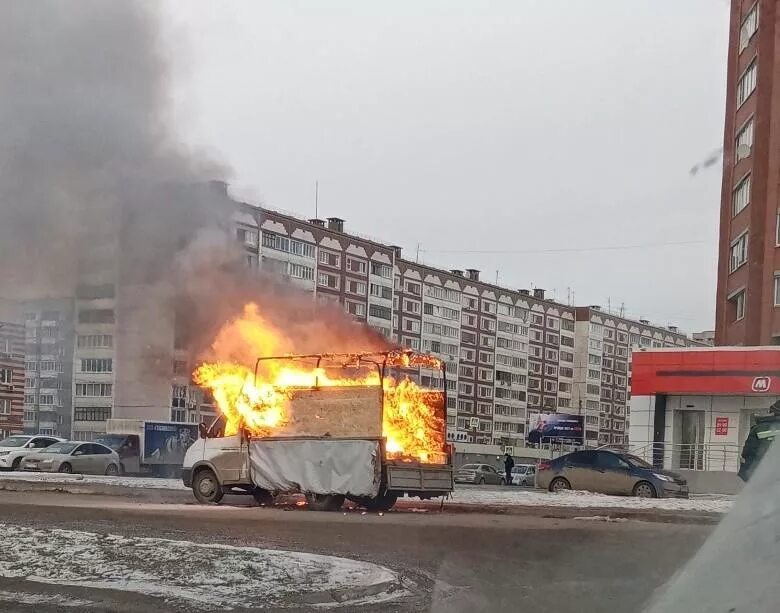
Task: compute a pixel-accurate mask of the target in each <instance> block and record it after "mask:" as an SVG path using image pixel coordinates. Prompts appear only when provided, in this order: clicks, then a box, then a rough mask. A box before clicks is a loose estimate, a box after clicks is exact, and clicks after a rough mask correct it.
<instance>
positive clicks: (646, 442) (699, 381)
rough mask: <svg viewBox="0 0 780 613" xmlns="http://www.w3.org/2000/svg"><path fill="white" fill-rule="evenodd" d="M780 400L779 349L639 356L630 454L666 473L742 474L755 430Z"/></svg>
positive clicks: (636, 355)
mask: <svg viewBox="0 0 780 613" xmlns="http://www.w3.org/2000/svg"><path fill="white" fill-rule="evenodd" d="M778 397H780V347H754V348H746V347H717V348H712V347H707V348H685V349H647V350H640V351H635V352H634V354H633V356H632V379H631V405H630V407H631V413H630V426H629V440H630V442H631V449H632V450H633V451H634V452H635V453H636V454H637V455H640V456H641V457H643V458H644V459H646V460H647V461H649V462H652V463H653V464H654V465H655V466H658V467H662V468H668V469H672V470H696V471H726V472H736V471H737V470H738V469H739V456H740V452H741V450H742V445H743V444H744V441H745V438H746V437H747V434H748V432H749V430H750V427H751V426H752V425H753V423H755V420H756V418H757V417H759V416H762V415H767V414H768V408H769V406H770V405H771V404H772V403H773V402H775V401H776V400H777V399H778Z"/></svg>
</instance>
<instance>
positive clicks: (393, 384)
mask: <svg viewBox="0 0 780 613" xmlns="http://www.w3.org/2000/svg"><path fill="white" fill-rule="evenodd" d="M212 349H213V353H214V356H215V358H216V359H215V360H213V361H206V362H204V363H202V364H201V365H200V366H198V368H197V369H196V370H195V372H194V373H193V380H194V381H195V383H196V384H198V385H200V386H201V387H203V388H206V389H208V390H210V391H211V393H212V396H213V397H214V401H215V403H216V405H217V407H218V408H219V410H220V412H221V413H222V414H223V415H224V416H225V418H226V427H225V433H226V434H227V435H230V434H235V433H237V432H238V431H239V429H240V428H243V429H245V430H246V431H247V432H248V433H250V434H251V435H253V436H274V435H276V434H279V433H280V432H281V431H283V429H284V427H285V426H287V425H288V423H289V422H290V421H291V420H292V419H293V417H294V416H293V415H291V402H290V400H291V398H292V397H293V395H294V393H295V391H296V390H302V389H312V388H327V387H342V388H343V387H354V386H361V387H378V386H380V385H382V387H383V399H384V410H383V412H382V435H383V436H384V438H385V440H386V445H385V450H386V454H387V456H388V457H392V458H402V459H414V460H419V461H421V462H439V461H442V455H443V450H444V445H445V423H444V412H445V411H444V406H443V404H442V400H443V394H442V393H441V392H438V391H432V390H426V389H423V388H421V387H419V386H418V385H417V384H416V383H414V382H413V381H412V380H410V379H408V378H405V377H404V378H399V379H396V378H394V377H391V376H387V375H386V376H385V377H383V378H382V377H380V374H379V370H378V369H377V367H376V364H377V362H380V363H381V362H382V361H386V364H387V366H390V367H396V368H418V367H423V368H430V369H438V368H440V367H441V363H440V362H439V360H437V359H436V358H433V357H430V356H424V355H418V354H412V353H409V352H398V351H391V352H381V353H358V352H356V353H354V354H338V355H327V354H323V357H322V359H321V360H320V363H321V364H326V363H328V364H334V363H336V364H338V365H340V366H341V367H343V368H342V371H341V372H342V373H347V374H340V373H337V374H334V369H329V368H326V367H324V366H317V365H316V358H312V359H311V360H296V361H293V360H267V361H260V362H258V364H257V366H258V369H257V377H255V372H254V367H255V360H256V358H257V357H259V356H268V355H290V354H292V353H294V352H295V350H296V347H295V343H294V342H293V341H292V339H289V338H287V337H286V336H285V334H284V332H283V331H282V330H280V329H278V328H277V327H276V326H275V325H274V324H272V323H271V322H270V321H269V320H267V319H266V318H264V317H263V316H262V315H261V314H260V313H259V310H258V308H257V306H256V305H254V304H249V305H247V306H246V307H245V308H244V312H243V314H242V316H241V317H239V318H237V319H235V320H233V321H231V322H229V323H228V324H226V325H225V326H224V327H223V328H222V330H220V332H219V334H218V335H217V338H216V340H215V342H214V345H213V347H212ZM250 364H251V367H250V366H249V365H250ZM301 434H305V433H301Z"/></svg>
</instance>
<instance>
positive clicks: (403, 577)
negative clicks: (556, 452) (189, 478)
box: [0, 491, 712, 613]
mask: <svg viewBox="0 0 780 613" xmlns="http://www.w3.org/2000/svg"><path fill="white" fill-rule="evenodd" d="M235 502H238V503H239V504H233V505H228V506H220V507H204V506H198V505H195V504H159V503H150V502H139V501H137V500H133V499H130V498H125V497H119V496H98V495H78V494H62V493H50V492H11V491H5V492H1V493H0V522H2V525H3V526H4V529H5V530H6V533H5V534H7V535H8V536H7V538H8V539H10V540H9V541H8V542H11V541H13V540H14V539H15V538H16V537H19V538H22V537H24V538H26V539H27V540H26V541H24V540H22V541H20V542H21V544H22V545H24V546H19V547H17V548H16V549H15V550H14V551H16V552H17V554H19V555H22V556H23V555H24V554H25V547H27V548H29V547H30V546H31V543H33V544H34V543H40V542H44V543H46V542H48V544H47V546H48V547H49V548H48V549H46V548H45V547H44V548H43V550H42V551H44V553H43V554H41V555H50V556H53V559H52V560H51V563H49V564H47V563H45V561H44V562H43V563H42V562H41V561H40V560H38V561H37V562H36V564H38V566H37V567H36V570H35V572H32V571H30V570H29V569H28V568H26V567H25V564H23V563H17V564H16V565H15V566H14V565H13V564H11V563H9V562H8V561H7V559H5V558H7V556H8V554H7V553H6V552H8V551H9V549H8V544H7V543H4V547H3V552H4V554H0V575H2V578H0V610H3V611H36V612H40V613H49V612H51V611H62V610H71V611H81V610H83V611H96V612H97V611H112V612H114V611H116V612H140V611H144V612H147V611H176V612H178V611H201V610H209V608H211V609H212V610H223V607H224V606H225V602H222V601H220V598H221V597H220V596H219V595H215V596H214V598H213V600H210V601H207V602H204V601H202V600H201V601H193V600H188V598H187V597H186V596H187V594H186V593H184V592H182V594H180V595H182V597H177V596H176V595H175V594H174V596H173V597H171V596H170V595H168V596H166V597H161V596H154V595H149V594H148V593H144V589H141V588H138V586H137V585H135V584H132V583H131V582H128V585H126V586H118V587H120V588H121V589H96V588H94V587H80V586H78V585H58V584H54V583H52V581H53V580H54V579H52V578H51V576H50V577H49V579H46V578H45V577H44V578H43V579H42V580H41V577H40V576H37V575H36V576H37V578H38V579H39V581H31V580H29V579H30V578H31V577H30V576H28V574H29V575H35V574H36V573H38V574H44V575H52V576H56V580H57V581H59V582H61V583H63V582H64V583H68V584H73V583H79V580H78V577H75V578H74V576H71V575H67V573H66V575H63V572H61V571H60V567H64V568H65V569H69V564H68V562H67V560H68V559H73V557H74V556H82V557H83V556H87V558H89V556H93V555H95V549H94V548H95V547H96V546H97V545H95V543H100V547H101V548H102V549H101V551H102V553H101V555H102V556H103V557H102V558H100V562H99V564H98V563H97V562H96V565H97V566H103V565H109V566H110V565H111V564H112V563H113V562H112V557H111V551H112V549H111V548H112V547H117V548H120V549H122V548H123V550H128V548H132V547H156V545H155V543H157V542H158V541H156V540H154V539H170V540H173V541H191V542H193V543H206V544H213V543H219V544H223V545H226V546H232V548H235V547H241V548H246V547H255V548H259V549H258V550H257V551H260V550H282V551H292V552H306V553H311V554H320V555H322V556H328V557H330V556H338V557H340V558H347V559H349V560H353V561H358V562H360V563H364V565H365V566H366V568H367V569H368V568H371V569H374V570H372V571H371V572H375V573H382V572H391V573H392V574H393V575H394V576H395V577H396V578H397V585H396V586H395V588H394V589H393V590H390V592H391V593H389V594H384V595H380V596H379V597H369V598H367V599H366V602H365V603H358V604H353V605H346V606H343V607H341V606H337V604H334V603H331V606H334V607H336V610H347V611H435V612H445V611H446V612H459V611H463V612H466V611H468V612H471V611H483V610H484V611H491V612H500V611H512V612H514V611H522V610H533V611H538V612H542V613H543V612H545V611H550V612H555V613H568V612H572V613H574V612H577V613H581V612H586V611H593V612H610V611H621V612H623V611H639V610H641V608H642V603H644V602H645V601H646V599H647V598H648V597H649V596H650V595H651V594H652V592H653V590H654V589H655V588H657V587H658V586H660V585H661V584H663V582H664V581H665V580H666V579H667V578H668V577H670V575H671V574H672V573H673V572H674V571H675V570H676V569H677V568H678V567H679V566H681V564H682V563H683V562H685V561H686V560H687V559H688V558H689V557H690V556H692V554H693V553H694V552H695V551H696V550H697V549H698V547H699V546H700V544H701V543H702V542H703V541H704V540H705V539H706V537H707V535H708V534H709V533H710V531H711V530H712V526H711V525H697V524H690V523H688V524H676V523H653V522H640V521H631V520H628V521H626V520H623V521H620V522H612V521H610V522H607V521H600V520H593V519H592V517H593V513H591V512H589V511H588V510H583V512H582V515H583V516H584V517H588V516H590V517H591V519H574V518H570V519H561V518H549V517H544V510H543V509H541V510H540V515H538V516H533V515H512V514H507V515H495V514H491V515H488V514H479V513H468V514H461V513H454V512H445V513H438V512H436V511H433V510H427V511H426V512H412V511H406V512H389V513H385V514H383V515H377V514H362V513H361V512H359V511H353V512H347V513H340V512H339V513H317V512H313V511H308V510H305V509H295V508H292V509H274V508H257V507H249V506H246V505H244V504H242V503H245V502H246V498H245V497H244V498H242V497H235ZM52 529H57V530H56V531H54V532H51V530H52ZM47 531H49V532H47ZM73 531H76V532H73ZM49 534H51V536H48V535H49ZM74 534H75V535H77V539H76V540H77V541H79V539H81V540H80V541H79V542H81V543H82V545H81V548H80V549H78V550H77V551H76V552H75V553H73V554H71V553H69V554H68V555H67V556H63V555H60V556H57V555H56V553H57V552H56V547H55V545H56V543H58V542H60V541H58V540H57V539H62V538H68V539H71V541H68V542H69V543H71V544H70V545H69V546H72V542H73V541H72V539H73V536H72V535H74ZM85 534H87V535H88V536H84V535H85ZM107 534H112V535H120V536H122V537H126V538H125V539H124V540H122V539H119V540H117V539H113V540H112V539H111V538H109V539H106V535H107ZM85 539H87V540H85ZM89 539H92V540H89ZM150 539H151V540H150ZM49 541H50V542H49ZM159 542H160V543H164V544H165V547H166V548H169V549H170V548H171V547H173V548H174V550H175V548H176V547H181V549H180V551H181V554H180V555H179V556H178V557H175V558H173V559H167V561H166V562H165V568H166V571H165V572H166V577H167V578H168V579H170V576H172V575H173V574H176V573H178V575H177V577H179V578H178V579H177V580H181V577H185V579H186V576H189V575H195V574H197V573H200V574H199V575H197V576H200V577H203V576H204V573H205V576H206V577H213V579H214V584H215V586H216V585H217V584H219V586H220V589H222V590H223V591H222V592H221V593H222V594H224V593H225V591H224V590H225V589H226V584H225V582H224V577H223V578H220V576H219V573H220V572H224V567H222V566H219V565H212V564H211V563H210V562H209V559H208V556H209V555H211V554H210V553H209V552H210V551H211V550H198V552H197V555H195V554H193V553H190V552H191V551H194V550H193V549H192V548H193V547H199V545H194V544H189V545H186V548H185V545H182V544H176V543H173V544H170V543H168V542H167V541H165V542H163V541H159ZM25 543H26V545H25ZM115 543H118V544H116V545H115ZM122 543H124V544H122ZM150 543H152V545H150ZM41 547H43V545H41ZM120 549H117V550H116V551H117V553H118V552H119V550H120ZM204 551H205V553H204ZM215 551H216V552H217V553H219V555H222V554H221V553H220V552H222V550H215ZM242 551H243V550H242ZM253 551H254V550H253ZM46 552H48V553H46ZM214 555H217V554H216V553H215V554H214ZM193 556H195V557H193ZM323 559H324V558H323ZM106 560H108V561H106ZM88 561H89V560H88V559H87V562H88ZM52 566H54V567H56V568H52ZM87 566H89V565H88V564H87V563H86V562H85V563H84V564H83V565H82V567H83V568H85V567H87ZM9 568H11V569H10V570H9ZM80 568H81V567H80ZM83 568H82V569H81V570H79V571H78V572H85V571H84V570H83ZM220 569H222V570H220ZM376 569H379V570H376ZM383 569H384V570H383ZM147 570H148V569H147ZM74 572H76V571H74ZM89 572H93V573H94V572H96V571H94V569H92V570H90V571H89ZM286 572H289V571H286ZM366 573H368V570H367V571H366ZM230 574H231V578H230V581H233V582H234V583H233V584H228V585H227V588H230V589H231V590H232V589H234V590H235V592H236V593H237V594H240V593H241V591H242V581H243V579H242V577H243V576H244V575H243V574H242V573H241V572H240V571H237V570H236V569H233V570H231V571H230ZM294 574H295V573H292V575H294ZM368 574H370V573H368ZM169 575H170V576H169ZM292 575H288V576H289V577H290V578H289V581H294V580H295V577H294V576H292ZM63 577H65V578H64V579H63ZM285 581H286V580H285ZM204 583H208V581H204V580H203V579H202V578H201V579H198V580H197V585H195V584H193V585H194V587H193V589H195V587H197V588H198V589H199V590H201V591H200V592H198V593H203V590H204V589H206V590H207V589H208V585H206V586H205V588H204V585H203V584H204ZM215 589H216V588H215ZM133 590H135V591H133ZM147 592H148V590H147ZM193 593H194V592H193ZM215 594H217V592H215ZM245 604H246V603H245ZM267 604H268V603H265V602H263V601H262V600H261V599H259V598H258V599H255V600H252V602H251V605H247V606H242V607H235V606H234V610H237V611H249V610H263V608H264V607H265V608H267ZM277 604H278V603H277ZM285 607H286V608H285V610H311V606H307V605H305V604H300V603H294V602H292V604H291V602H288V601H285ZM272 608H273V607H272Z"/></svg>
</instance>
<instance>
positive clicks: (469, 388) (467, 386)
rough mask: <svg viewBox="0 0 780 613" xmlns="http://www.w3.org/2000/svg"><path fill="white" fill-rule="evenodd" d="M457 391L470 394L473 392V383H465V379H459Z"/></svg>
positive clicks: (466, 394)
mask: <svg viewBox="0 0 780 613" xmlns="http://www.w3.org/2000/svg"><path fill="white" fill-rule="evenodd" d="M458 393H459V394H464V395H465V396H470V395H471V394H473V393H474V385H472V384H471V383H466V382H465V381H460V382H459V383H458Z"/></svg>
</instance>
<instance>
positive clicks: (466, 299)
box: [463, 296, 479, 311]
mask: <svg viewBox="0 0 780 613" xmlns="http://www.w3.org/2000/svg"><path fill="white" fill-rule="evenodd" d="M478 305H479V300H477V299H476V298H473V297H472V296H463V306H464V307H466V308H467V309H473V310H475V311H476V310H477V306H478Z"/></svg>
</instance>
